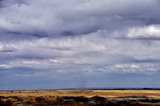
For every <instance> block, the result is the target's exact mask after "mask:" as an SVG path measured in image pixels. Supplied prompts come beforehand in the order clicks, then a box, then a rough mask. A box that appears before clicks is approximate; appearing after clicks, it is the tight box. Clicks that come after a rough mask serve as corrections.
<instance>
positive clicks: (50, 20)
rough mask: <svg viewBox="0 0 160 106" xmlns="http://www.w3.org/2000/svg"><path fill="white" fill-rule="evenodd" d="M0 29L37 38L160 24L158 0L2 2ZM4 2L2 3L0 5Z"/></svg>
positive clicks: (15, 0) (13, 0) (14, 0)
mask: <svg viewBox="0 0 160 106" xmlns="http://www.w3.org/2000/svg"><path fill="white" fill-rule="evenodd" d="M2 2H4V3H5V5H9V6H8V7H6V8H3V9H1V10H0V11H1V14H2V16H1V17H0V19H1V25H0V29H1V30H2V29H3V30H6V31H7V32H8V33H11V34H12V33H13V34H15V33H16V34H19V35H21V34H26V35H30V36H39V37H45V36H50V37H55V36H61V35H64V36H76V35H85V34H89V33H94V32H97V31H99V30H104V31H105V32H107V33H105V36H108V34H109V33H108V32H113V31H117V30H121V29H126V28H129V27H134V26H144V25H152V24H159V22H160V19H159V17H160V15H159V11H158V10H159V9H160V4H159V3H158V2H159V1H158V0H152V1H150V0H142V1H138V0H137V1H127V0H124V1H118V2H117V1H115V0H112V1H111V0H109V1H105V0H101V1H96V0H88V1H83V0H77V1H73V0H71V1H67V2H66V1H64V0H61V1H50V0H46V1H34V0H29V1H24V0H22V1H20V0H7V1H2ZM2 5H3V4H2Z"/></svg>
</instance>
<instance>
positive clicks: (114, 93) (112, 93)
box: [0, 90, 160, 98]
mask: <svg viewBox="0 0 160 106" xmlns="http://www.w3.org/2000/svg"><path fill="white" fill-rule="evenodd" d="M0 96H21V97H25V96H33V97H36V96H85V97H93V96H102V97H106V98H114V97H127V96H146V97H153V98H160V90H50V91H49V90H48V91H14V92H0Z"/></svg>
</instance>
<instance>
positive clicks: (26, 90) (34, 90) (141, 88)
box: [0, 88, 160, 92]
mask: <svg viewBox="0 0 160 106" xmlns="http://www.w3.org/2000/svg"><path fill="white" fill-rule="evenodd" d="M52 90H160V88H63V89H13V90H0V92H7V91H8V92H12V91H13V92H14V91H52Z"/></svg>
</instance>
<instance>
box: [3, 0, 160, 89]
mask: <svg viewBox="0 0 160 106" xmlns="http://www.w3.org/2000/svg"><path fill="white" fill-rule="evenodd" d="M159 10H160V1H159V0H0V90H9V89H63V88H95V87H96V88H112V87H132V88H133V87H153V88H157V87H160V13H159Z"/></svg>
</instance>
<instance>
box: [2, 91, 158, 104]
mask: <svg viewBox="0 0 160 106" xmlns="http://www.w3.org/2000/svg"><path fill="white" fill-rule="evenodd" d="M0 106H160V91H159V90H55V91H54V90H51V91H10V92H4V91H3V92H0Z"/></svg>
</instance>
